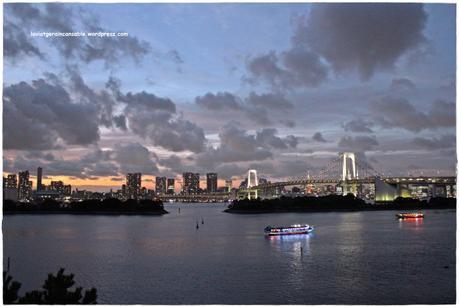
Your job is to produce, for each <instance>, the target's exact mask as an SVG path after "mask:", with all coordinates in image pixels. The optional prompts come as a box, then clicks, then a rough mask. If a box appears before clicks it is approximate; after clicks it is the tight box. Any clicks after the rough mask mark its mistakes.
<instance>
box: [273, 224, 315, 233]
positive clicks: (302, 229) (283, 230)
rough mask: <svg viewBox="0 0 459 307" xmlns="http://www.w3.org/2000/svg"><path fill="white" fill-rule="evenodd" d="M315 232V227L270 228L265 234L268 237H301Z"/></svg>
mask: <svg viewBox="0 0 459 307" xmlns="http://www.w3.org/2000/svg"><path fill="white" fill-rule="evenodd" d="M313 230H314V227H312V226H309V225H291V226H268V227H266V228H265V234H266V235H268V236H282V235H300V234H307V233H310V232H311V231H313Z"/></svg>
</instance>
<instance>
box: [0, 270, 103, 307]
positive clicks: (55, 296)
mask: <svg viewBox="0 0 459 307" xmlns="http://www.w3.org/2000/svg"><path fill="white" fill-rule="evenodd" d="M73 276H74V275H73V274H69V275H65V274H64V269H63V268H61V269H59V271H58V272H57V274H56V276H54V275H53V274H48V278H47V279H46V280H45V283H44V284H43V286H42V288H43V290H33V291H30V292H27V293H26V294H25V295H24V296H23V297H18V291H19V288H21V284H20V283H19V282H17V281H13V278H12V277H11V276H9V275H8V274H7V273H6V272H3V302H4V303H5V304H15V303H19V304H60V305H64V304H97V290H96V289H95V288H91V289H90V290H85V293H84V296H83V295H82V291H83V288H82V287H77V288H76V289H75V290H73V291H72V290H70V288H71V287H73V285H74V284H75V281H74V280H73Z"/></svg>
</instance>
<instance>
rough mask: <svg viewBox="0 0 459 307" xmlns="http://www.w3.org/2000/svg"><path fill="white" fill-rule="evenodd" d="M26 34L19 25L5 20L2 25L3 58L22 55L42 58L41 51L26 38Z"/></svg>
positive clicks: (16, 57)
mask: <svg viewBox="0 0 459 307" xmlns="http://www.w3.org/2000/svg"><path fill="white" fill-rule="evenodd" d="M27 35H28V34H27V33H26V32H25V31H24V30H23V29H22V28H21V27H19V26H17V25H15V24H13V23H12V22H9V21H5V23H4V26H3V55H4V56H5V58H11V59H18V58H20V57H22V56H37V57H38V58H41V59H44V55H43V53H42V52H41V51H40V49H38V47H36V46H35V45H34V44H32V43H31V42H30V41H29V40H28V36H27Z"/></svg>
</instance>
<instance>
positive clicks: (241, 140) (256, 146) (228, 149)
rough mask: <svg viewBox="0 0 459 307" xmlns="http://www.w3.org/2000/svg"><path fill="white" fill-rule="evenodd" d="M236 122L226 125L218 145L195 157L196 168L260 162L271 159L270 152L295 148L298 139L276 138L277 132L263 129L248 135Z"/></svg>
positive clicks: (221, 132)
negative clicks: (231, 163)
mask: <svg viewBox="0 0 459 307" xmlns="http://www.w3.org/2000/svg"><path fill="white" fill-rule="evenodd" d="M239 126H240V125H239V124H238V123H236V122H230V123H228V124H226V125H225V126H224V127H223V128H222V130H221V131H220V133H219V139H220V145H219V146H218V147H217V148H213V147H209V148H208V149H207V151H206V152H204V153H202V154H199V155H198V156H197V166H198V167H201V168H207V169H209V168H214V167H216V166H218V165H220V164H221V163H230V162H247V161H262V160H265V159H269V158H272V157H273V153H272V150H285V149H291V148H296V146H297V144H298V138H297V137H295V136H293V135H288V136H286V137H284V138H281V137H279V136H277V135H276V134H277V130H276V129H273V128H265V129H262V130H260V131H257V132H256V133H255V134H248V133H247V132H246V131H244V130H243V129H241V128H239Z"/></svg>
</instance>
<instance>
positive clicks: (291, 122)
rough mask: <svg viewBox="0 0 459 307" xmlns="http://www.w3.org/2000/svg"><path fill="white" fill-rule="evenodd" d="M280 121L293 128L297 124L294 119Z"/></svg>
mask: <svg viewBox="0 0 459 307" xmlns="http://www.w3.org/2000/svg"><path fill="white" fill-rule="evenodd" d="M280 123H281V124H283V125H284V126H285V127H287V128H293V127H295V126H296V124H295V122H294V121H293V120H290V119H283V120H280Z"/></svg>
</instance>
